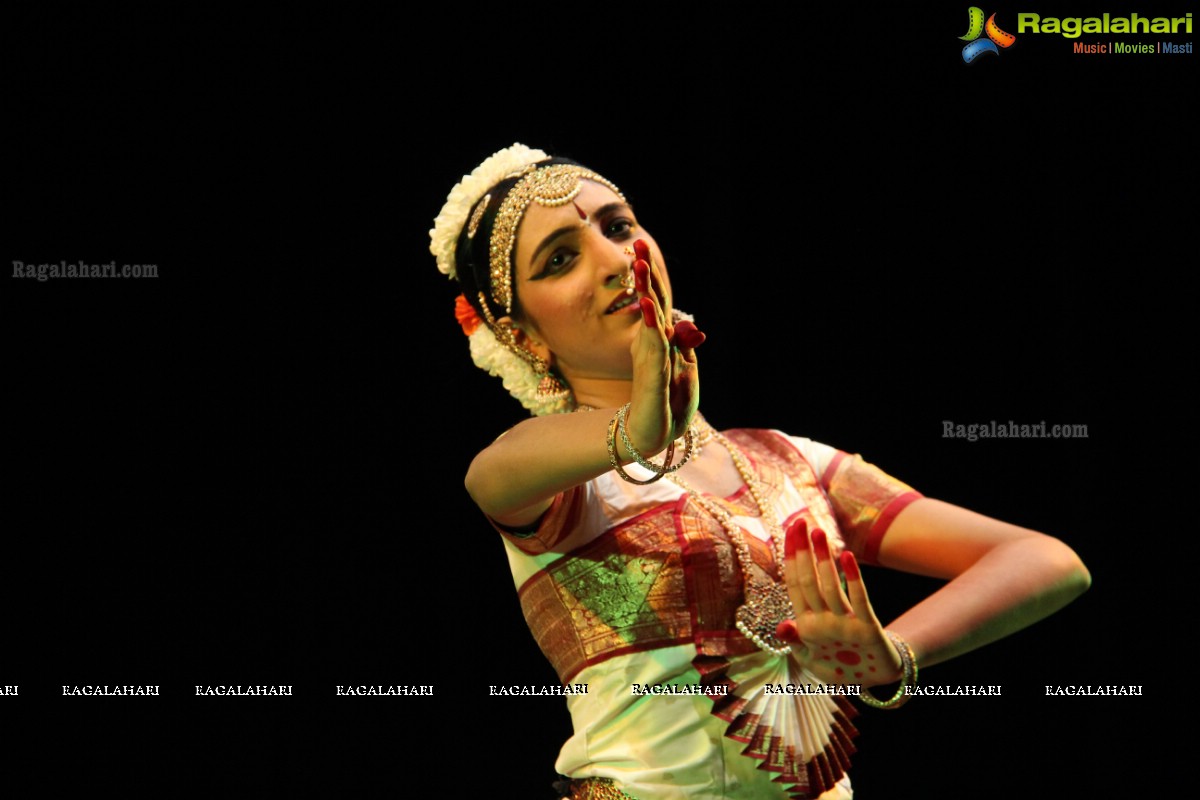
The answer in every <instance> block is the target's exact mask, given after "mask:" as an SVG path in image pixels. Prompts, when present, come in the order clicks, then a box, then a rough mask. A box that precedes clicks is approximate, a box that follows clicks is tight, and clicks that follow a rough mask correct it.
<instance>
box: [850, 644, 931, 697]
mask: <svg viewBox="0 0 1200 800" xmlns="http://www.w3.org/2000/svg"><path fill="white" fill-rule="evenodd" d="M884 634H885V635H886V636H887V637H888V639H889V640H890V641H891V643H892V644H894V645H895V646H896V652H897V653H899V654H900V665H901V667H902V668H903V670H904V675H903V677H902V678H901V679H900V687H899V688H898V689H896V693H895V694H894V695H892V696H891V697H890V698H888V699H887V700H880V699H879V698H877V697H875V696H874V695H873V694H871V693H870V692H869V691H867V689H866V687H863V689H862V691H860V692H859V693H858V699H859V700H862V701H863V702H864V703H866V704H867V705H869V706H871V707H872V708H883V709H889V710H890V709H896V708H899V707H900V706H902V705H904V704H905V703H907V702H908V701H909V700H910V699H912V695H911V694H909V689H910V688H915V687H916V685H917V658H916V656H914V655H913V651H912V648H911V647H909V646H908V642H906V641H904V639H902V638H900V635H899V634H895V633H892V632H891V631H884Z"/></svg>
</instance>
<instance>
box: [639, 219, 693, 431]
mask: <svg viewBox="0 0 1200 800" xmlns="http://www.w3.org/2000/svg"><path fill="white" fill-rule="evenodd" d="M633 249H634V259H635V260H634V262H633V272H634V285H635V287H636V289H637V293H638V303H639V305H640V307H641V310H642V323H643V324H642V326H641V330H640V331H639V332H638V335H637V336H635V337H634V340H633V343H632V345H630V352H631V353H632V355H633V391H632V394H631V403H632V405H631V406H630V410H629V416H628V420H629V421H628V428H629V431H630V435H631V437H632V438H633V440H634V441H635V442H636V443H637V444H638V446H639V448H641V449H642V452H643V454H655V453H658V452H661V451H662V450H663V449H664V448H665V447H666V446H667V444H669V443H670V442H671V441H673V440H675V439H677V438H679V437H680V436H682V435H683V434H684V432H685V431H686V430H687V427H688V425H689V424H691V420H692V416H693V415H694V414H695V413H696V409H697V407H698V406H699V404H700V375H699V370H698V367H697V363H696V353H695V348H696V347H698V346H699V345H700V344H701V343H702V342H703V341H704V338H705V337H704V334H703V333H701V332H700V330H699V329H698V328H697V327H696V326H695V325H694V324H693V323H691V322H688V321H686V320H685V321H682V322H680V323H679V324H677V325H672V324H671V312H670V310H671V295H670V288H669V286H668V284H667V282H666V281H665V280H664V278H663V275H662V271H661V268H660V266H659V265H658V263H657V261H656V260H655V259H654V257H653V255H652V253H651V252H650V248H649V247H648V246H647V245H646V242H645V241H643V240H641V239H638V240H637V241H635V242H634V243H633Z"/></svg>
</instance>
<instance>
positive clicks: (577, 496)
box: [488, 485, 584, 555]
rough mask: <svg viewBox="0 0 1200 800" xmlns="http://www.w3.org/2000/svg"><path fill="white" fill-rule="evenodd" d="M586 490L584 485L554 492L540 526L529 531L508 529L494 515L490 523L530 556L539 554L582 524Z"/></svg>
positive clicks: (538, 524) (538, 523)
mask: <svg viewBox="0 0 1200 800" xmlns="http://www.w3.org/2000/svg"><path fill="white" fill-rule="evenodd" d="M583 493H584V487H583V486H582V485H580V486H573V487H571V488H570V489H567V490H566V491H565V492H562V493H560V494H558V495H555V497H554V500H553V501H551V503H550V507H549V508H548V509H546V513H544V514H542V518H541V519H540V520H538V522H537V527H536V528H534V529H532V530H530V531H528V532H522V531H515V530H513V529H511V528H506V527H504V526H503V525H501V524H500V523H498V522H496V521H495V520H494V519H492V518H491V517H488V522H490V523H492V527H493V528H495V529H496V530H498V531H499V532H500V535H501V536H503V537H504V538H505V539H508V540H509V541H510V542H512V543H513V544H515V545H516V546H517V547H518V548H519V549H521V550H523V551H524V552H526V553H529V554H530V555H539V554H540V553H544V552H546V551H547V550H549V549H550V548H552V547H554V545H556V544H558V542H559V541H560V540H561V539H563V538H564V537H565V536H566V535H567V534H568V533H570V532H571V531H572V530H574V528H575V526H576V525H578V524H579V518H580V515H581V514H582V513H583V506H584V503H583Z"/></svg>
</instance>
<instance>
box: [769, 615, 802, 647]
mask: <svg viewBox="0 0 1200 800" xmlns="http://www.w3.org/2000/svg"><path fill="white" fill-rule="evenodd" d="M775 636H776V637H777V638H779V639H782V640H783V641H785V642H799V641H800V632H799V631H798V630H796V622H795V620H790V619H785V620H784V621H783V622H781V623H779V624H778V625H776V626H775Z"/></svg>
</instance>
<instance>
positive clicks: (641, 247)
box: [633, 239, 650, 261]
mask: <svg viewBox="0 0 1200 800" xmlns="http://www.w3.org/2000/svg"><path fill="white" fill-rule="evenodd" d="M633 252H634V253H636V254H637V257H638V258H641V259H645V260H646V261H649V260H650V245H648V244H646V243H645V242H644V241H643V240H641V239H638V240H637V241H635V242H634V243H633Z"/></svg>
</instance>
